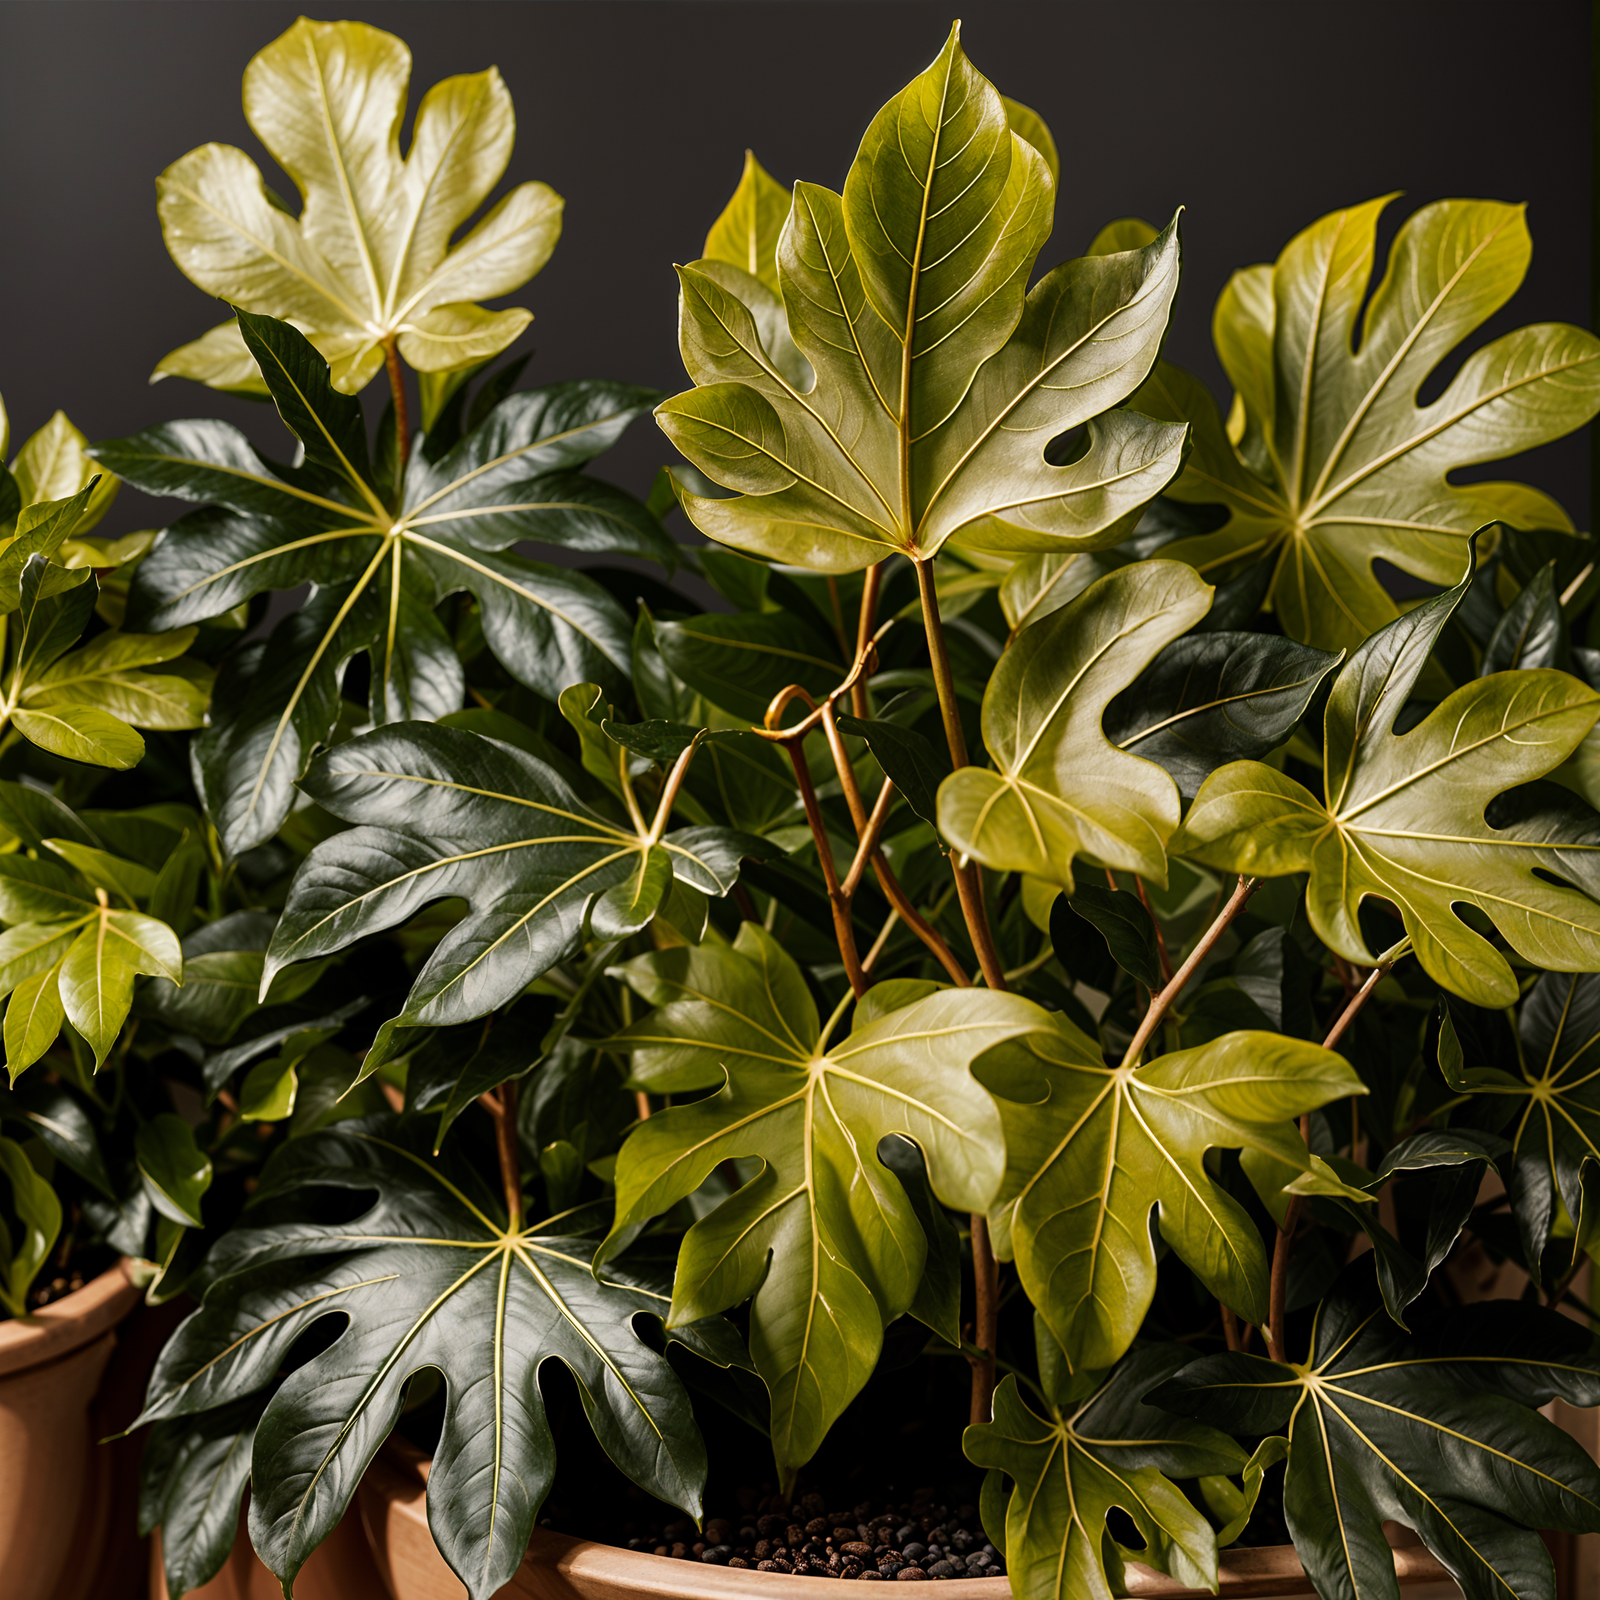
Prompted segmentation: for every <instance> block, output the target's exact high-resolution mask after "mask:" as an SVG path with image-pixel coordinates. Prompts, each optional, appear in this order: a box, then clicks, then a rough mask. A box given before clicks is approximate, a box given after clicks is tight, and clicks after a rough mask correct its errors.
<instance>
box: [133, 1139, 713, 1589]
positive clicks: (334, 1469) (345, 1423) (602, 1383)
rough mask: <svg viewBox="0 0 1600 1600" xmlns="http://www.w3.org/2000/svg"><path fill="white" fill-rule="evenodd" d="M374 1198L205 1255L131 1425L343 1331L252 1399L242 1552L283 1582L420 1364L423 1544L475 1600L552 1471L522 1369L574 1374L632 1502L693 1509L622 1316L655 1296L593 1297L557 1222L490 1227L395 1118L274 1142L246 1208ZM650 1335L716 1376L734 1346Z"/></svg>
mask: <svg viewBox="0 0 1600 1600" xmlns="http://www.w3.org/2000/svg"><path fill="white" fill-rule="evenodd" d="M323 1186H327V1187H333V1188H338V1189H355V1190H372V1191H376V1197H375V1199H374V1201H373V1203H372V1205H371V1206H370V1207H369V1208H368V1209H367V1210H365V1211H364V1212H363V1213H362V1214H361V1215H359V1216H358V1217H356V1218H355V1219H354V1220H353V1221H350V1222H346V1223H325V1222H319V1221H316V1220H314V1219H313V1216H312V1213H311V1211H310V1208H309V1202H306V1206H307V1209H306V1211H305V1215H304V1218H303V1220H299V1221H295V1220H280V1221H276V1222H274V1224H273V1225H272V1226H270V1227H263V1228H256V1229H252V1228H248V1227H243V1228H236V1229H234V1230H233V1231H232V1232H231V1233H229V1234H228V1235H226V1236H225V1237H224V1238H223V1239H222V1240H221V1241H220V1242H219V1244H218V1245H217V1246H216V1247H215V1248H214V1250H213V1252H212V1255H211V1257H210V1261H209V1269H210V1271H211V1273H212V1282H211V1285H210V1288H209V1289H208V1290H207V1293H206V1297H205V1302H204V1304H203V1305H202V1306H201V1308H200V1309H199V1310H198V1311H196V1312H194V1313H193V1314H192V1315H191V1316H190V1317H189V1318H188V1319H187V1320H186V1321H185V1322H183V1323H182V1324H181V1325H180V1327H179V1328H178V1330H177V1332H176V1333H175V1334H174V1335H173V1336H172V1337H171V1339H169V1340H168V1342H167V1344H166V1347H165V1348H164V1350H163V1351H162V1354H161V1358H160V1360H159V1361H158V1362H157V1365H156V1370H155V1372H154V1374H153V1375H152V1377H151V1380H150V1387H149V1391H148V1395H147V1398H146V1402H145V1408H144V1411H143V1413H142V1415H141V1417H140V1418H139V1421H140V1423H146V1422H154V1421H158V1420H161V1419H163V1418H172V1417H179V1416H186V1415H191V1414H194V1413H199V1412H206V1411H210V1410H212V1409H213V1408H216V1407H219V1406H222V1405H227V1404H231V1403H233V1402H236V1401H239V1400H241V1399H243V1397H245V1396H247V1395H250V1394H252V1393H254V1392H256V1391H258V1390H260V1389H262V1388H264V1387H266V1386H267V1385H268V1384H269V1383H270V1382H271V1381H272V1380H273V1378H274V1377H275V1376H276V1374H277V1371H278V1368H279V1365H280V1363H281V1362H282V1360H283V1358H284V1356H285V1355H286V1354H287V1353H288V1351H289V1349H290V1348H291V1347H292V1346H293V1344H294V1342H295V1340H296V1339H297V1338H298V1337H299V1336H300V1335H301V1334H302V1333H303V1332H305V1330H306V1329H307V1328H309V1327H310V1326H311V1325H312V1324H313V1323H315V1322H317V1321H318V1320H320V1319H321V1318H323V1317H329V1316H334V1317H340V1318H347V1319H348V1324H347V1326H346V1327H345V1329H344V1331H343V1332H342V1333H340V1334H339V1336H338V1337H337V1338H336V1339H335V1340H334V1341H333V1342H332V1343H331V1344H330V1345H329V1346H328V1348H327V1349H326V1350H325V1351H324V1352H323V1353H322V1354H321V1355H319V1356H317V1357H316V1358H314V1359H313V1360H312V1361H310V1362H308V1363H307V1364H306V1365H304V1366H302V1367H299V1368H298V1369H297V1370H296V1371H294V1372H293V1373H292V1374H291V1375H290V1376H289V1377H288V1378H287V1380H286V1381H285V1382H284V1383H283V1384H282V1386H281V1387H280V1388H279V1389H278V1391H277V1393H276V1394H274V1395H273V1397H272V1399H271V1400H270V1401H269V1402H268V1404H267V1406H266V1409H265V1411H264V1412H263V1413H262V1416H261V1420H260V1422H259V1423H258V1424H257V1426H256V1430H255V1439H254V1447H253V1452H252V1463H253V1464H252V1481H253V1483H254V1486H255V1487H254V1493H253V1495H252V1498H251V1506H250V1536H251V1539H252V1541H253V1542H254V1544H255V1547H256V1550H257V1552H258V1553H259V1554H260V1556H261V1557H262V1559H263V1560H264V1561H265V1562H266V1563H267V1565H268V1566H269V1567H271V1568H272V1570H273V1571H274V1572H275V1573H277V1574H278V1576H279V1577H280V1578H281V1579H283V1581H284V1583H285V1586H286V1589H285V1592H287V1585H288V1584H290V1583H292V1582H293V1579H294V1576H295V1574H296V1573H297V1572H298V1571H299V1569H300V1567H301V1566H302V1565H303V1563H304V1562H305V1560H306V1558H307V1556H309V1555H310V1553H311V1551H312V1550H314V1549H315V1548H316V1546H317V1545H318V1544H319V1543H320V1542H321V1541H322V1539H324V1538H325V1537H326V1536H327V1534H328V1533H329V1531H330V1530H331V1529H332V1528H333V1526H334V1524H335V1523H336V1522H337V1521H338V1520H339V1517H340V1516H341V1515H342V1514H343V1512H344V1510H345V1508H346V1506H347V1505H348V1504H349V1502H350V1498H351V1496H352V1495H353V1494H354V1492H355V1488H356V1484H357V1482H358V1481H359V1480H360V1477H361V1474H362V1472H363V1471H364V1470H365V1469H366V1466H367V1463H368V1462H369V1461H370V1460H371V1459H372V1457H373V1455H374V1453H375V1452H376V1451H377V1449H378V1446H379V1445H380V1444H381V1443H382V1442H383V1440H384V1438H385V1437H386V1436H387V1434H388V1433H389V1431H390V1429H391V1428H392V1427H393V1426H394V1424H395V1422H396V1420H397V1419H398V1418H399V1415H400V1411H401V1407H402V1404H403V1402H404V1399H405V1391H406V1384H407V1380H408V1379H409V1378H410V1377H411V1376H412V1375H413V1374H414V1373H417V1372H420V1371H423V1370H424V1369H426V1368H429V1367H434V1368H437V1369H438V1370H439V1371H440V1372H441V1373H442V1375H443V1377H444V1382H445V1386H446V1389H447V1391H448V1395H449V1404H448V1405H447V1408H446V1413H445V1424H444V1432H443V1434H442V1435H441V1437H440V1440H439V1444H438V1446H437V1448H436V1449H435V1452H434V1458H433V1470H432V1473H431V1474H430V1477H429V1480H428V1521H429V1526H430V1527H431V1528H432V1530H433V1536H434V1540H435V1542H436V1543H437V1544H438V1546H439V1549H440V1552H441V1553H442V1554H443V1556H444V1558H445V1560H446V1561H447V1562H448V1563H449V1564H450V1567H451V1570H452V1571H454V1572H455V1574H456V1576H457V1577H458V1578H460V1580H461V1581H462V1583H463V1584H465V1585H466V1588H467V1592H468V1594H469V1595H471V1596H472V1597H473V1600H487V1597H488V1596H490V1595H492V1594H493V1593H494V1592H495V1591H496V1590H497V1589H499V1588H500V1587H501V1586H502V1585H503V1584H505V1583H507V1582H509V1581H510V1579H511V1576H512V1574H513V1573H514V1572H515V1571H516V1569H517V1567H518V1565H519V1564H520V1562H521V1560H522V1557H523V1553H524V1552H525V1550H526V1549H527V1544H528V1537H529V1535H530V1534H531V1533H532V1531H533V1525H534V1520H535V1518H536V1517H537V1515H538V1511H539V1507H540V1505H541V1504H542V1503H543V1500H544V1497H545V1494H546V1493H547V1492H548V1490H549V1487H550V1482H551V1479H552V1477H553V1475H554V1471H555V1465H556V1451H555V1442H554V1439H553V1438H552V1436H551V1431H550V1426H549V1422H548V1421H547V1419H546V1416H545V1407H544V1399H543V1395H542V1394H541V1392H540V1385H539V1367H540V1365H541V1364H542V1363H543V1362H545V1361H548V1360H557V1361H560V1362H562V1363H563V1364H564V1365H565V1366H566V1367H567V1368H568V1369H569V1370H570V1371H571V1372H572V1374H573V1376H574V1377H575V1378H576V1379H577V1381H578V1384H579V1386H580V1388H581V1390H582V1392H583V1396H584V1410H585V1414H586V1416H587V1418H588V1420H589V1424H590V1426H591V1427H592V1428H593V1429H594V1432H595V1436H596V1438H597V1439H598V1440H599V1442H600V1444H601V1446H602V1448H603V1449H604V1450H605V1451H606V1453H607V1454H608V1455H609V1456H610V1457H611V1459H612V1460H613V1461H614V1462H616V1464H617V1465H618V1467H620V1468H621V1470H622V1471H623V1472H625V1473H627V1474H628V1476H630V1477H631V1478H633V1480H634V1481H635V1482H636V1483H638V1484H639V1485H640V1486H641V1487H642V1488H644V1489H645V1490H646V1491H647V1492H649V1493H650V1494H653V1495H655V1496H656V1497H657V1498H658V1499H661V1500H665V1501H667V1502H668V1503H669V1504H672V1505H676V1506H680V1507H682V1508H683V1509H684V1510H685V1511H687V1512H689V1514H690V1515H692V1516H698V1515H699V1511H700V1492H701V1488H702V1486H703V1484H704V1481H705V1449H704V1446H703V1444H702V1443H701V1440H700V1434H699V1430H698V1429H697V1428H696V1427H695V1425H694V1419H693V1416H692V1414H691V1412H690V1409H689V1403H688V1397H687V1396H686V1395H685V1393H684V1391H683V1388H682V1386H681V1384H680V1383H679V1381H678V1379H677V1376H676V1375H675V1374H674V1372H673V1371H672V1368H671V1366H670V1365H669V1364H668V1362H667V1361H666V1360H665V1358H664V1357H662V1356H660V1355H657V1354H656V1352H655V1351H654V1350H652V1349H651V1348H650V1347H649V1345H648V1344H646V1343H645V1342H644V1340H643V1339H642V1338H641V1337H640V1332H639V1330H638V1329H637V1328H636V1326H635V1324H636V1319H638V1318H639V1317H641V1316H652V1317H658V1318H659V1317H660V1316H662V1315H663V1314H664V1313H665V1311H666V1309H667V1303H668V1301H667V1295H666V1293H665V1292H664V1285H661V1284H659V1283H657V1282H656V1281H655V1280H654V1279H653V1278H652V1277H651V1276H650V1275H649V1274H648V1273H646V1272H642V1271H640V1270H637V1269H632V1268H630V1267H629V1266H627V1265H626V1264H624V1265H621V1266H618V1267H614V1268H608V1269H607V1272H606V1274H605V1276H604V1278H603V1280H600V1279H597V1278H596V1276H595V1274H594V1272H593V1271H592V1269H591V1261H592V1258H593V1254H594V1248H595V1241H594V1240H593V1239H585V1238H581V1237H573V1236H567V1235H563V1234H561V1233H560V1232H559V1231H557V1227H556V1226H555V1224H558V1223H559V1220H560V1219H552V1222H549V1223H535V1224H533V1225H532V1226H527V1227H523V1228H520V1229H518V1230H516V1231H514V1232H512V1231H508V1229H507V1227H506V1225H505V1221H504V1211H503V1208H502V1206H501V1204H500V1202H499V1201H498V1200H497V1199H495V1198H493V1197H492V1196H491V1195H490V1193H489V1191H488V1189H487V1187H486V1186H485V1184H484V1182H483V1180H482V1178H481V1177H480V1176H479V1175H478V1173H477V1171H476V1169H475V1167H474V1166H472V1165H471V1164H469V1163H467V1162H464V1161H461V1160H453V1159H451V1158H450V1157H449V1156H448V1154H447V1155H446V1157H444V1158H442V1159H440V1158H435V1157H434V1156H433V1155H432V1154H431V1150H430V1141H429V1140H428V1138H427V1131H426V1130H425V1129H423V1128H421V1127H410V1128H405V1127H402V1126H401V1125H400V1124H399V1122H398V1119H396V1118H394V1117H392V1116H384V1117H376V1118H372V1119H369V1120H366V1121H362V1122H354V1123H352V1122H346V1123H341V1124H339V1125H337V1126H335V1127H332V1128H328V1129H325V1130H323V1131H321V1132H319V1133H314V1134H309V1135H307V1136H306V1137H305V1138H302V1139H296V1140H293V1141H291V1142H290V1143H289V1144H287V1145H285V1146H283V1147H282V1148H281V1149H280V1150H279V1151H278V1153H277V1154H276V1155H275V1156H274V1157H273V1159H272V1161H271V1162H270V1163H269V1164H268V1166H267V1168H266V1170H265V1172H264V1173H263V1175H262V1187H261V1189H260V1191H259V1196H258V1197H259V1198H265V1197H268V1196H271V1197H274V1198H275V1199H276V1200H277V1201H278V1202H280V1203H281V1202H282V1201H283V1200H284V1198H285V1197H293V1196H300V1195H303V1192H304V1191H306V1190H314V1189H315V1188H317V1187H323ZM669 1337H672V1338H676V1339H678V1340H680V1341H681V1342H683V1343H684V1344H685V1345H686V1346H688V1347H689V1348H690V1349H693V1350H694V1351H695V1352H696V1353H697V1354H699V1355H702V1356H704V1357H706V1358H707V1359H708V1360H711V1361H713V1362H716V1363H717V1364H718V1365H721V1366H727V1365H729V1364H730V1363H732V1362H734V1361H737V1360H739V1359H740V1348H739V1344H738V1339H737V1336H736V1335H735V1334H734V1333H733V1330H732V1329H731V1328H730V1327H728V1326H727V1325H726V1324H724V1323H721V1322H720V1321H709V1322H708V1321H701V1322H699V1323H697V1324H695V1325H693V1326H689V1327H684V1328H681V1329H679V1330H677V1331H676V1332H675V1333H672V1334H670V1335H669Z"/></svg>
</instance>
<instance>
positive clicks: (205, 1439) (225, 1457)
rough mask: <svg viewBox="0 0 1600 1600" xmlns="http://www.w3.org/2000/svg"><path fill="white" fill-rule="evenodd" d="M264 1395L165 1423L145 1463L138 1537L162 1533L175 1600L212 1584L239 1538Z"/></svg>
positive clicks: (156, 1432) (165, 1565)
mask: <svg viewBox="0 0 1600 1600" xmlns="http://www.w3.org/2000/svg"><path fill="white" fill-rule="evenodd" d="M266 1400H267V1397H266V1396H265V1395H250V1396H247V1397H246V1398H245V1399H243V1400H238V1401H235V1402H234V1403H233V1404H232V1405H226V1406H219V1407H217V1409H216V1410H214V1411H204V1412H201V1413H200V1414H199V1415H198V1416H193V1417H175V1418H173V1419H172V1420H171V1421H169V1422H158V1423H157V1424H156V1425H155V1427H154V1428H152V1429H151V1430H150V1436H149V1438H148V1439H147V1440H146V1441H145V1447H144V1456H143V1459H142V1461H141V1463H140V1492H139V1532H140V1534H141V1535H145V1534H148V1533H150V1531H151V1530H152V1529H153V1528H156V1527H158V1526H159V1527H160V1529H161V1561H162V1568H163V1574H164V1576H165V1578H166V1580H167V1593H168V1595H169V1596H170V1597H171V1600H180V1597H181V1596H182V1595H185V1594H187V1593H188V1592H189V1591H190V1590H191V1589H199V1588H201V1587H202V1586H203V1585H205V1584H207V1583H209V1582H210V1581H211V1580H212V1579H213V1578H214V1577H216V1575H217V1574H218V1573H219V1572H220V1571H221V1570H222V1566H223V1563H224V1562H225V1561H226V1560H227V1559H228V1555H229V1553H230V1552H231V1551H232V1549H233V1546H234V1541H235V1540H236V1539H237V1538H238V1536H239V1503H240V1501H241V1500H243V1498H244V1491H245V1487H246V1485H247V1484H248V1483H249V1482H250V1449H251V1446H252V1445H253V1444H254V1442H255V1436H256V1424H257V1422H258V1421H259V1420H260V1418H261V1412H262V1409H263V1407H264V1406H265V1405H266Z"/></svg>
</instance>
